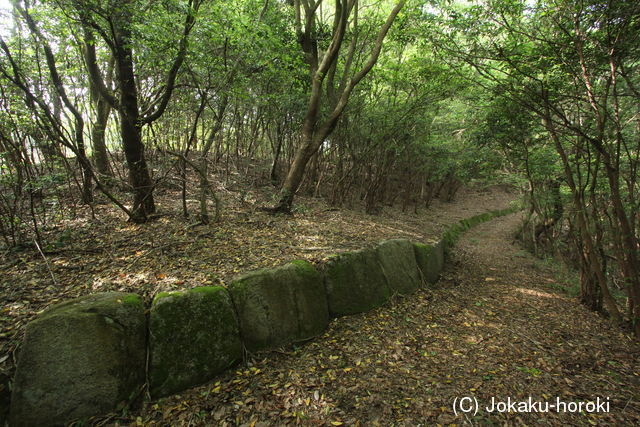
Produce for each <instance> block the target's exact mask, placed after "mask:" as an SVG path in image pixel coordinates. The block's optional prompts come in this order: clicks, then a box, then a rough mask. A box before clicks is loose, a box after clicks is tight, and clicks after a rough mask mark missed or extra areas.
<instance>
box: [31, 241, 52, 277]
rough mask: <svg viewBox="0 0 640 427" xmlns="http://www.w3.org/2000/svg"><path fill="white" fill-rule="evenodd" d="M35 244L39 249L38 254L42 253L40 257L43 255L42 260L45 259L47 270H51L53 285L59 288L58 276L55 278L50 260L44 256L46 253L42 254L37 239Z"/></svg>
mask: <svg viewBox="0 0 640 427" xmlns="http://www.w3.org/2000/svg"><path fill="white" fill-rule="evenodd" d="M33 243H35V244H36V248H38V252H40V255H42V259H44V263H45V265H46V266H47V270H49V274H50V275H51V280H53V284H54V285H56V286H58V281H57V280H56V276H54V274H53V271H51V266H50V265H49V260H48V259H47V257H46V256H45V255H44V252H42V249H40V245H39V244H38V241H37V240H36V239H33Z"/></svg>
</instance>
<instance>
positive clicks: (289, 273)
mask: <svg viewBox="0 0 640 427" xmlns="http://www.w3.org/2000/svg"><path fill="white" fill-rule="evenodd" d="M229 292H230V293H231V297H232V299H233V302H234V304H235V307H236V310H237V313H238V320H239V322H240V331H241V334H242V340H243V342H244V345H245V346H246V348H247V349H248V350H249V351H259V350H265V349H272V348H276V347H279V346H282V345H284V344H288V343H292V342H296V341H304V340H307V339H310V338H313V337H315V336H318V335H320V334H321V333H322V332H324V330H325V329H326V328H327V326H328V324H329V310H328V306H327V295H326V293H325V289H324V285H323V283H322V276H321V275H320V273H319V272H318V271H317V270H316V269H315V268H314V267H313V265H311V264H310V263H308V262H306V261H293V262H291V263H289V264H286V265H284V266H282V267H277V268H273V269H262V270H256V271H253V272H249V273H247V274H245V275H243V276H241V277H239V278H238V279H236V280H234V281H233V282H232V283H231V285H230V286H229Z"/></svg>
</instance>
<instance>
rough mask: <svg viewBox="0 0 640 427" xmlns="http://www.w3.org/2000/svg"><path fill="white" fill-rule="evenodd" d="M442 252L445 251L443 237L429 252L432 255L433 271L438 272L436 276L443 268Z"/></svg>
mask: <svg viewBox="0 0 640 427" xmlns="http://www.w3.org/2000/svg"><path fill="white" fill-rule="evenodd" d="M444 253H445V241H444V239H442V240H440V241H439V242H438V243H437V244H436V245H435V246H434V247H433V251H432V253H431V256H432V257H433V259H434V260H433V264H434V267H435V271H437V272H438V276H439V275H440V273H441V272H442V269H443V268H444Z"/></svg>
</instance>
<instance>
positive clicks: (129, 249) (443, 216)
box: [0, 182, 516, 376]
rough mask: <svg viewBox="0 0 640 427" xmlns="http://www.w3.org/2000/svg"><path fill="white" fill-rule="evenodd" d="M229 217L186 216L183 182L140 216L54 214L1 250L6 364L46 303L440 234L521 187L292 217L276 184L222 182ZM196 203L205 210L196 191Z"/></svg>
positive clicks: (1, 345) (312, 209)
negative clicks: (36, 239) (37, 236)
mask: <svg viewBox="0 0 640 427" xmlns="http://www.w3.org/2000/svg"><path fill="white" fill-rule="evenodd" d="M218 192H219V196H220V197H221V199H222V202H223V211H222V214H223V216H222V220H221V221H220V222H218V223H212V224H209V225H198V223H197V220H196V219H195V218H193V216H192V217H190V218H188V219H185V218H184V217H183V216H182V207H181V196H180V192H179V191H176V190H169V189H165V188H158V189H157V190H156V192H155V196H156V204H157V205H158V208H159V209H158V210H159V216H158V218H157V219H155V220H154V221H152V222H150V223H148V224H144V225H136V224H131V223H127V222H126V220H125V218H124V216H123V214H122V213H121V212H120V211H118V210H117V209H116V208H114V207H113V206H112V205H109V204H98V205H96V206H95V208H94V209H95V219H91V214H90V212H89V211H88V208H86V207H85V208H82V207H77V212H76V213H77V215H76V219H74V220H70V219H65V220H57V221H56V220H52V221H50V222H49V223H48V224H47V226H46V227H43V228H42V229H41V234H42V235H43V237H44V239H46V241H47V242H48V243H44V244H43V247H42V250H43V254H42V255H41V254H40V253H39V252H38V251H37V250H36V248H27V249H24V250H20V251H6V252H5V254H4V255H5V257H4V259H0V263H1V264H0V374H6V375H9V376H12V374H13V370H14V368H15V362H16V357H17V355H18V346H19V343H20V342H21V340H22V335H23V333H24V327H25V325H26V324H27V322H28V321H29V320H31V319H33V317H34V316H35V315H36V314H37V313H39V312H41V311H42V310H44V309H45V308H47V307H48V306H50V305H52V304H55V303H59V302H61V301H64V300H67V299H71V298H75V297H78V296H81V295H86V294H89V293H93V292H105V291H122V292H135V293H138V294H140V295H142V296H143V297H144V299H145V301H146V302H147V304H150V302H151V300H152V299H153V297H154V296H155V295H156V294H157V293H159V292H163V291H175V290H181V289H190V288H194V287H196V286H203V285H226V284H227V283H229V281H230V280H232V279H233V277H234V276H236V275H238V274H240V273H243V272H246V271H249V270H253V269H257V268H262V267H271V266H274V265H281V264H283V263H285V262H288V261H291V260H294V259H306V260H308V261H310V262H314V263H317V262H321V261H322V260H324V259H326V258H327V257H328V256H329V255H332V254H336V253H339V252H344V251H349V250H353V249H360V248H362V247H364V246H367V245H372V244H375V243H378V242H379V241H380V240H383V239H390V238H407V239H410V240H413V241H422V242H425V243H432V242H435V241H436V240H437V239H438V236H439V235H440V234H442V231H443V230H444V228H445V227H446V226H447V225H450V224H452V223H454V222H456V221H458V220H460V219H464V218H468V217H471V216H473V215H476V214H479V213H483V212H486V211H488V210H491V209H502V208H506V207H508V206H509V202H510V201H511V200H513V199H514V198H515V197H516V195H515V193H514V192H513V191H509V190H508V189H506V188H505V187H503V186H494V187H488V188H487V187H477V188H466V189H462V190H460V192H459V193H458V194H457V196H456V198H455V200H454V201H453V202H450V203H446V202H441V201H439V200H437V199H436V200H434V201H433V202H432V204H431V206H430V207H429V208H428V209H425V208H424V207H420V209H419V210H418V213H417V214H415V213H414V212H413V209H412V207H411V208H409V209H408V210H407V212H402V211H401V210H400V209H398V208H396V207H384V209H383V210H382V212H381V213H380V214H379V215H367V214H366V213H364V212H363V210H362V209H361V208H360V207H359V206H354V207H353V209H347V208H344V209H336V208H331V207H330V206H328V205H327V204H326V203H325V202H324V201H323V200H321V199H316V198H311V197H303V196H300V197H297V199H296V212H295V215H294V216H293V217H291V216H286V215H276V216H272V215H269V214H267V213H265V212H262V211H260V210H259V208H260V207H261V206H268V205H269V204H270V203H273V202H272V200H271V197H272V196H273V192H274V189H273V187H270V186H264V187H257V188H256V187H251V186H249V185H247V183H243V182H231V183H227V184H226V185H222V184H220V186H219V188H218ZM188 197H189V199H188V206H189V209H190V213H192V214H195V213H196V212H197V206H198V202H197V201H196V200H194V199H195V198H196V195H195V194H189V196H188Z"/></svg>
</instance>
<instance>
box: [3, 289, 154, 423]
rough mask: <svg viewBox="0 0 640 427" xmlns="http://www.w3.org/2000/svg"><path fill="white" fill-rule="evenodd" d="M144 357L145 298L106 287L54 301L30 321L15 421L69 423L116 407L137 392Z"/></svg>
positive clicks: (15, 391) (13, 410) (21, 359)
mask: <svg viewBox="0 0 640 427" xmlns="http://www.w3.org/2000/svg"><path fill="white" fill-rule="evenodd" d="M145 363H146V319H145V314H144V306H143V304H142V300H141V298H140V297H139V296H137V295H134V294H125V293H120V292H107V293H100V294H94V295H88V296H85V297H82V298H78V299H74V300H71V301H67V302H64V303H62V304H58V305H56V306H53V307H51V308H49V309H48V310H46V311H45V312H43V313H42V314H40V315H39V316H37V317H36V318H35V319H34V320H33V321H32V322H31V323H29V324H28V325H27V328H26V331H25V338H24V342H23V345H22V351H21V354H20V357H19V360H18V366H17V369H16V375H15V380H14V384H13V393H12V397H11V413H10V421H11V425H13V426H36V425H37V426H50V425H64V424H67V423H69V422H71V421H74V420H81V419H86V418H88V417H91V416H94V415H99V414H102V413H107V412H110V411H113V410H114V409H115V408H116V406H118V405H119V404H121V403H122V402H128V401H129V400H130V399H131V398H132V397H133V396H135V395H136V394H137V393H138V392H139V390H140V388H141V386H142V384H144V381H145Z"/></svg>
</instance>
